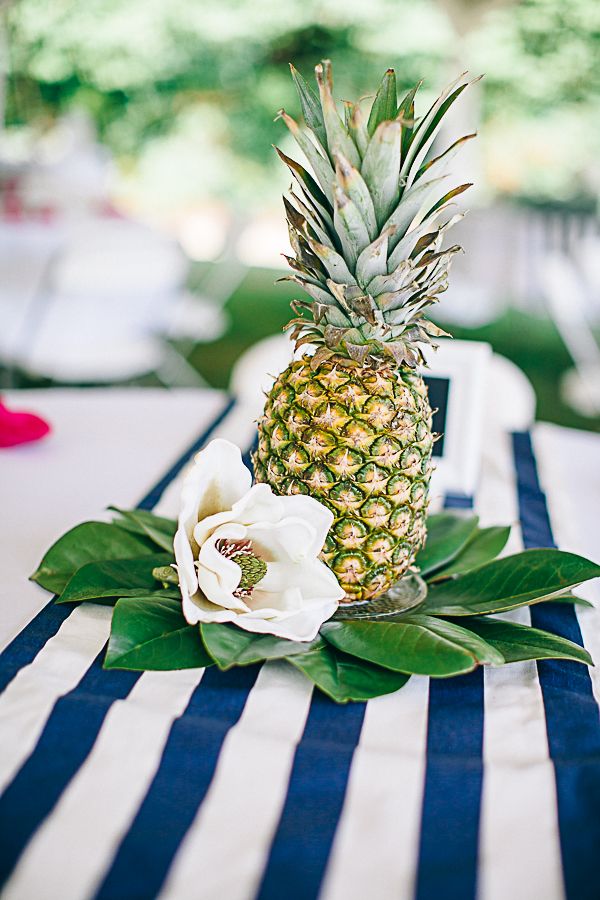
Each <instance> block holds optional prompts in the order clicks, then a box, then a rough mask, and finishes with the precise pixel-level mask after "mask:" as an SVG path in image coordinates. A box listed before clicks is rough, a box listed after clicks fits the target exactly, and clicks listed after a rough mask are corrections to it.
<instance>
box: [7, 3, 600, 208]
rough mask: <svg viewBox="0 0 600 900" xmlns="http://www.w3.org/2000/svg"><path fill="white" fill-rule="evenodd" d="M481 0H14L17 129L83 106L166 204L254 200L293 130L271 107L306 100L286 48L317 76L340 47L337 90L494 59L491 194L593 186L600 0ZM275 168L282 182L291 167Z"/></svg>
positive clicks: (12, 109)
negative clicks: (157, 186)
mask: <svg viewBox="0 0 600 900" xmlns="http://www.w3.org/2000/svg"><path fill="white" fill-rule="evenodd" d="M486 6H487V4H486V2H485V0H479V2H474V0H440V2H439V3H436V2H434V0H369V2H368V3H365V2H364V0H328V2H327V3H324V4H323V3H320V4H318V3H316V2H314V0H252V2H247V0H202V2H200V3H193V2H192V3H190V2H189V0H128V2H126V3H124V2H123V0H54V2H53V3H48V2H47V0H16V2H14V3H12V4H11V5H9V6H8V7H6V8H5V10H4V16H5V28H6V33H7V38H8V45H9V67H10V78H9V85H8V92H7V109H6V121H7V125H8V135H9V136H10V134H11V132H15V131H19V130H21V131H22V130H27V131H28V133H38V132H39V131H41V130H43V129H44V128H46V127H47V126H48V125H49V124H50V123H51V122H52V120H53V119H54V118H55V117H56V116H57V115H58V114H60V113H61V112H64V111H66V110H68V109H70V108H72V107H73V105H77V106H83V107H85V108H86V109H87V110H88V111H89V113H90V114H91V115H92V117H93V119H94V121H95V123H96V125H97V128H98V131H99V134H100V137H101V139H102V140H103V141H105V142H106V143H107V144H108V146H109V147H110V148H111V149H112V150H113V152H114V153H115V155H116V157H117V159H118V161H119V163H120V166H121V168H122V171H124V172H125V173H129V174H131V175H132V177H134V178H138V179H142V181H144V183H145V184H146V185H147V186H150V187H151V186H152V185H153V183H154V182H156V181H158V180H160V181H161V184H162V191H163V192H164V194H165V195H168V199H169V200H170V201H171V202H172V201H173V198H174V195H175V198H176V197H177V196H178V195H180V196H181V198H182V200H183V198H184V197H185V198H188V199H189V198H190V197H191V198H193V199H194V198H197V199H201V198H202V197H204V196H215V195H219V196H222V197H225V198H226V199H228V200H229V201H235V202H239V203H242V204H244V205H246V206H248V205H252V204H254V203H256V202H257V198H258V201H259V202H262V203H264V201H265V192H266V194H270V193H271V192H272V191H274V187H273V172H274V171H275V168H276V163H275V160H274V158H273V156H274V155H273V154H271V153H270V152H269V145H270V144H272V143H276V142H278V141H279V142H281V141H282V140H283V138H282V126H281V124H280V123H274V122H273V117H274V113H275V111H276V110H277V109H278V108H279V107H280V106H282V105H285V106H286V107H287V108H288V109H289V110H290V112H292V113H298V105H297V102H296V97H295V95H294V93H293V87H292V84H291V79H290V78H289V75H288V71H287V62H288V61H293V62H294V63H295V64H296V65H297V66H298V68H300V69H301V70H302V71H304V73H305V74H306V75H309V74H310V71H311V68H312V66H313V65H314V63H315V62H316V61H317V60H318V59H319V58H321V57H323V56H327V57H330V58H331V59H332V60H333V62H334V66H335V71H336V93H337V95H338V96H340V97H344V96H355V95H357V94H360V93H361V92H363V91H364V90H365V89H366V88H367V87H370V88H371V89H372V87H373V85H374V84H376V82H377V81H378V79H379V77H380V75H381V72H382V69H384V68H385V67H387V66H388V65H393V66H395V67H396V69H397V72H398V76H399V81H400V86H401V87H408V86H410V85H411V84H413V83H414V82H415V81H416V80H418V79H419V78H424V79H425V86H424V93H425V95H426V97H425V99H427V95H428V94H430V93H431V92H432V91H433V90H434V89H435V88H436V87H437V86H438V85H439V84H440V83H441V82H442V81H443V80H444V79H446V78H447V76H448V75H449V74H451V73H452V74H453V73H455V72H456V71H457V70H459V69H460V68H467V67H468V68H470V69H472V70H473V71H485V73H486V79H485V80H484V82H483V85H484V87H483V89H482V94H481V111H480V112H481V118H482V122H483V127H482V136H483V141H482V146H483V147H484V148H485V153H486V163H485V165H486V170H487V174H488V178H489V180H490V182H491V185H492V188H493V189H494V190H496V191H498V192H501V193H502V192H505V193H513V194H523V193H525V194H527V195H529V196H531V197H542V198H544V197H555V196H559V197H560V198H562V199H569V198H571V199H573V198H577V197H580V196H584V195H591V194H594V193H597V189H598V185H597V183H595V181H594V179H595V178H596V175H594V173H593V164H594V162H595V159H596V158H597V157H598V151H599V150H600V146H599V142H600V137H599V136H598V130H597V127H596V123H597V121H598V118H599V112H600V103H599V100H598V97H599V95H600V90H599V88H600V67H599V66H598V64H597V60H598V58H600V3H599V2H598V0H568V2H565V0H521V2H519V3H516V4H513V3H510V2H505V3H499V2H498V0H497V2H496V3H495V4H494V3H491V4H490V6H491V7H492V8H491V9H490V10H489V11H486V9H485V7H486ZM481 7H483V8H484V9H483V13H481ZM448 10H450V11H451V14H450V15H449V14H448ZM471 10H473V12H472V13H471ZM480 13H481V14H480ZM452 23H454V26H453V24H452ZM465 23H466V24H465ZM471 26H473V27H471ZM457 27H458V28H459V30H460V31H461V36H460V37H459V35H458V34H457V30H456V28H457ZM464 32H466V33H464ZM524 133H525V139H524V137H523V135H524ZM529 137H531V141H529ZM190 147H191V148H192V149H191V150H190ZM509 158H511V159H513V162H514V165H513V166H512V168H511V166H510V165H508V167H507V160H508V159H509ZM199 160H200V161H201V165H199V164H198V161H199ZM166 172H168V174H169V177H166V176H165V173H166ZM275 182H276V184H277V190H279V188H280V186H281V177H280V176H279V175H278V176H277V178H276V179H275ZM150 187H149V188H148V189H150Z"/></svg>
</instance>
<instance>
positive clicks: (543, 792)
mask: <svg viewBox="0 0 600 900" xmlns="http://www.w3.org/2000/svg"><path fill="white" fill-rule="evenodd" d="M480 509H481V512H482V520H485V522H484V523H485V524H492V523H493V524H504V523H508V522H514V521H515V520H516V519H517V517H518V505H517V492H516V486H515V475H514V467H513V461H512V450H511V446H510V439H509V437H508V435H496V436H495V437H494V439H493V440H490V441H489V443H488V446H487V455H486V467H485V470H484V475H483V479H482V486H481V492H480ZM521 549H522V541H521V535H520V529H519V528H518V527H517V528H513V535H512V537H511V544H510V545H509V548H508V551H509V552H511V553H514V552H518V551H520V550H521ZM507 618H510V619H511V620H513V621H519V622H521V623H523V624H530V622H531V618H530V614H529V610H518V611H517V612H515V613H512V614H511V615H510V616H507ZM484 685H485V695H484V696H485V719H484V742H483V757H484V779H483V795H482V809H481V822H480V837H479V866H480V873H479V900H506V898H507V897H510V898H511V900H530V898H531V897H544V898H545V900H562V898H563V896H564V889H563V879H562V868H561V856H560V841H559V831H558V814H557V799H556V783H555V779H554V768H553V766H552V763H551V761H550V755H549V749H548V739H547V735H546V722H545V714H544V704H543V699H542V693H541V688H540V683H539V678H538V675H537V668H536V665H535V663H533V662H525V663H513V664H511V665H508V666H506V667H501V668H498V669H490V668H486V670H485V674H484Z"/></svg>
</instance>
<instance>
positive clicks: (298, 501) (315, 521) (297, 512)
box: [281, 494, 334, 556]
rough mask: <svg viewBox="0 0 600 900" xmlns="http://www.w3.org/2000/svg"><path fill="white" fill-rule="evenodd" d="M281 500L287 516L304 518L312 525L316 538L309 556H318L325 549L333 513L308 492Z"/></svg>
mask: <svg viewBox="0 0 600 900" xmlns="http://www.w3.org/2000/svg"><path fill="white" fill-rule="evenodd" d="M281 500H282V502H283V506H284V510H285V512H284V515H285V516H293V517H294V518H300V519H304V520H305V521H306V522H310V524H311V525H312V527H313V529H314V538H313V543H312V545H311V547H310V549H309V551H308V556H318V555H319V553H320V552H321V550H322V549H323V544H324V543H325V538H326V537H327V532H328V531H329V529H330V528H331V526H332V525H333V518H334V516H333V513H332V512H331V510H329V509H327V507H326V506H323V504H322V503H319V501H318V500H315V499H314V497H308V496H307V495H306V494H293V495H292V496H291V497H281Z"/></svg>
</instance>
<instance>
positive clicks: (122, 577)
mask: <svg viewBox="0 0 600 900" xmlns="http://www.w3.org/2000/svg"><path fill="white" fill-rule="evenodd" d="M172 561H173V554H172V553H152V554H149V555H148V556H140V557H138V558H137V559H136V558H134V559H105V560H100V561H99V562H91V563H86V564H85V565H84V566H81V568H79V569H77V571H76V572H75V574H74V575H73V577H72V578H71V579H70V580H69V583H68V584H67V586H66V587H65V589H64V591H63V592H62V594H61V595H60V598H59V599H58V600H57V601H56V602H57V603H82V602H83V601H84V600H100V599H102V598H113V600H115V599H116V598H118V597H142V596H146V595H147V594H151V593H152V592H154V591H156V592H160V593H161V594H162V593H163V592H164V588H161V587H160V584H159V582H158V581H157V579H156V578H155V577H154V575H153V574H152V572H153V569H155V568H156V567H158V566H166V565H168V564H169V563H170V562H172ZM171 593H172V595H173V596H174V597H179V591H178V590H177V589H172V591H171Z"/></svg>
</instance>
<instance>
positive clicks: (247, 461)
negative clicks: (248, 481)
mask: <svg viewBox="0 0 600 900" xmlns="http://www.w3.org/2000/svg"><path fill="white" fill-rule="evenodd" d="M257 448H258V432H257V434H256V437H255V438H254V440H253V441H252V443H251V445H250V446H249V447H248V449H247V450H246V452H245V453H244V455H243V456H242V462H243V463H244V465H245V466H246V467H247V468H248V469H250V471H251V472H254V466H253V465H252V454H253V453H255V452H256V450H257Z"/></svg>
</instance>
